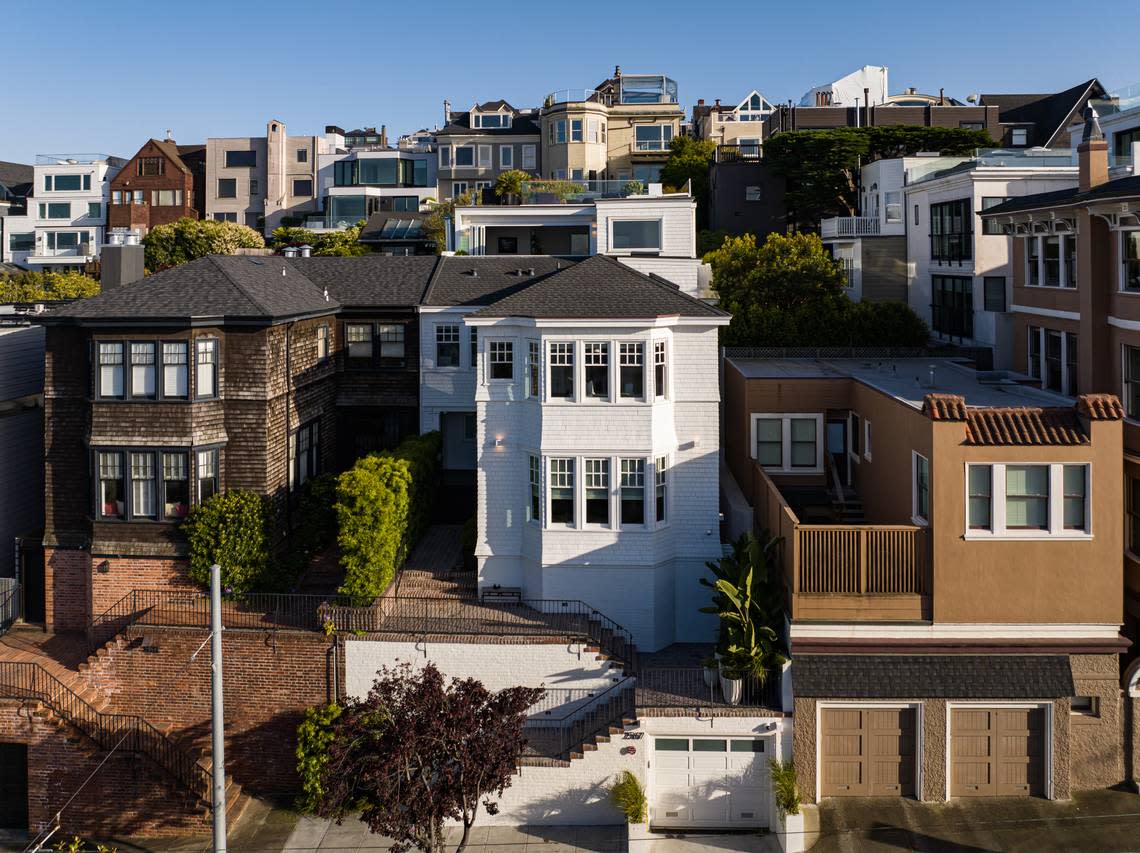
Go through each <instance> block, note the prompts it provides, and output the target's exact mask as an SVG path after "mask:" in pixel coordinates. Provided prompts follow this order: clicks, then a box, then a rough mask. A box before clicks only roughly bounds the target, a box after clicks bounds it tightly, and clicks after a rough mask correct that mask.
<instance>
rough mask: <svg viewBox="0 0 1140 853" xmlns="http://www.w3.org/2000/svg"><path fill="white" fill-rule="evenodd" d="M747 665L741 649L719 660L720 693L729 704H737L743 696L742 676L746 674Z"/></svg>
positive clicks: (746, 659)
mask: <svg viewBox="0 0 1140 853" xmlns="http://www.w3.org/2000/svg"><path fill="white" fill-rule="evenodd" d="M748 665H749V662H748V658H747V656H746V655H745V654H744V653H743V650H736V651H735V652H734V653H732V654H729V655H727V656H726V657H723V658H721V660H720V693H721V695H722V696H723V697H724V701H725V702H727V703H728V704H729V705H739V704H740V700H741V699H743V698H744V676H745V675H747V674H748Z"/></svg>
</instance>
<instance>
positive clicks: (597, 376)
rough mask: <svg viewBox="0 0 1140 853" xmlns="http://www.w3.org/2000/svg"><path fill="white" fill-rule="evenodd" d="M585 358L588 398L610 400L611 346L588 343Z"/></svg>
mask: <svg viewBox="0 0 1140 853" xmlns="http://www.w3.org/2000/svg"><path fill="white" fill-rule="evenodd" d="M584 358H585V367H586V396H587V397H592V398H594V399H599V400H608V399H609V396H610V345H609V344H608V343H587V344H586V345H585V352H584Z"/></svg>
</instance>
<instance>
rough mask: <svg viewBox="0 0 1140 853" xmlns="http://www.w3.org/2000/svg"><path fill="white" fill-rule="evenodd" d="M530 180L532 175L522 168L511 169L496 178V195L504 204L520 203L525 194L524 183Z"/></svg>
mask: <svg viewBox="0 0 1140 853" xmlns="http://www.w3.org/2000/svg"><path fill="white" fill-rule="evenodd" d="M529 180H530V175H529V174H527V173H526V172H524V171H523V170H522V169H509V170H508V171H506V172H503V173H501V174H500V175H499V177H498V178H496V179H495V195H497V196H498V197H499V198H500V199H501V200H502V203H503V204H512V205H513V204H519V203H520V200H521V198H522V195H523V189H524V186H523V185H524V184H525V183H526V182H527V181H529Z"/></svg>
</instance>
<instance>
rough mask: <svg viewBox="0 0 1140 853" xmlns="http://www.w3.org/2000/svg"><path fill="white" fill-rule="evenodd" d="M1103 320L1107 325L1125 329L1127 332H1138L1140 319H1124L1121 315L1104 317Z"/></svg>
mask: <svg viewBox="0 0 1140 853" xmlns="http://www.w3.org/2000/svg"><path fill="white" fill-rule="evenodd" d="M1105 322H1106V323H1108V325H1110V326H1113V327H1114V328H1117V329H1125V330H1126V331H1129V332H1140V320H1125V319H1123V318H1121V317H1112V316H1109V317H1106V318H1105Z"/></svg>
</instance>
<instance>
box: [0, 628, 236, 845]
mask: <svg viewBox="0 0 1140 853" xmlns="http://www.w3.org/2000/svg"><path fill="white" fill-rule="evenodd" d="M129 642H130V641H129V640H128V639H127V638H126V637H125V636H123V635H117V636H115V637H114V638H113V639H111V640H110V641H109V642H107V643H106V644H104V645H103V646H102V647H100V648H98V649H97V650H96V651H95V653H94V654H92V655H90V656H89V657H88V658H87V660H85V661H82V662H80V663H78V665H77V666H75V667H74V668H72V667H70V666H67V665H65V664H64V663H62V662H61V661H59V660H56V659H55V658H53V657H52V656H50V655H48V654H45V652H44V650H43V649H41V648H40V647H39V646H37V645H36V644H35V643H33V642H29V641H26V640H22V639H21V638H20V637H19V636H18V635H16V634H9V635H7V636H5V637H4V638H3V642H2V644H0V700H18V701H20V702H21V703H22V704H24V705H25V706H30V708H31V712H32V714H33V716H35V717H36V718H37V719H40V720H42V721H44V722H45V723H47V724H49V725H51V726H52V727H54V728H56V729H58V730H59V731H60V733H61V735H62V736H63V737H64V738H66V740H67V741H68V742H69V743H71V744H72V745H74V746H76V747H77V748H78V749H80V750H81V751H83V753H84V754H85V755H87V756H89V757H94V756H100V757H101V756H104V755H106V753H107V752H108V750H111V749H113V748H118V749H121V750H127V751H130V752H134V753H141V754H143V755H145V756H147V757H148V758H149V759H150V760H151V762H152V763H153V764H154V765H155V766H157V767H158V768H159V769H161V770H162V771H163V772H164V773H165V775H166V776H167V777H169V778H170V780H171V781H172V782H173V783H174V784H175V785H176V786H177V788H179V789H181V791H182V792H183V796H184V797H185V805H186V809H185V810H186V813H187V814H192V815H195V816H196V817H198V818H201V819H203V822H205V820H206V819H208V818H209V815H210V812H211V803H212V793H213V792H212V784H213V783H212V763H211V761H210V758H209V753H208V744H207V748H206V749H205V750H203V749H195V750H189V749H186V748H185V747H184V745H182V744H180V743H178V742H177V740H176V739H175V738H174V737H172V734H171V731H170V726H164V725H156V724H153V723H151V722H150V721H149V720H147V719H146V718H145V717H144V716H140V715H138V714H122V713H114V712H111V711H110V710H109V708H110V705H111V692H110V690H109V685H110V684H111V682H112V679H110V678H108V677H107V673H106V668H105V667H106V663H107V662H108V661H109V659H110V656H111V654H112V652H113V650H116V649H123V648H125V647H126V646H127V644H128V643H129ZM248 802H249V797H248V796H247V795H245V794H243V792H242V789H241V786H240V785H239V784H237V783H236V782H234V781H233V778H232V777H227V779H226V805H227V808H226V811H227V816H228V817H229V820H230V822H231V825H232V824H234V823H236V822H237V820H238V818H239V817H240V816H241V814H242V812H243V811H244V810H245V808H246V806H247V805H248Z"/></svg>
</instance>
